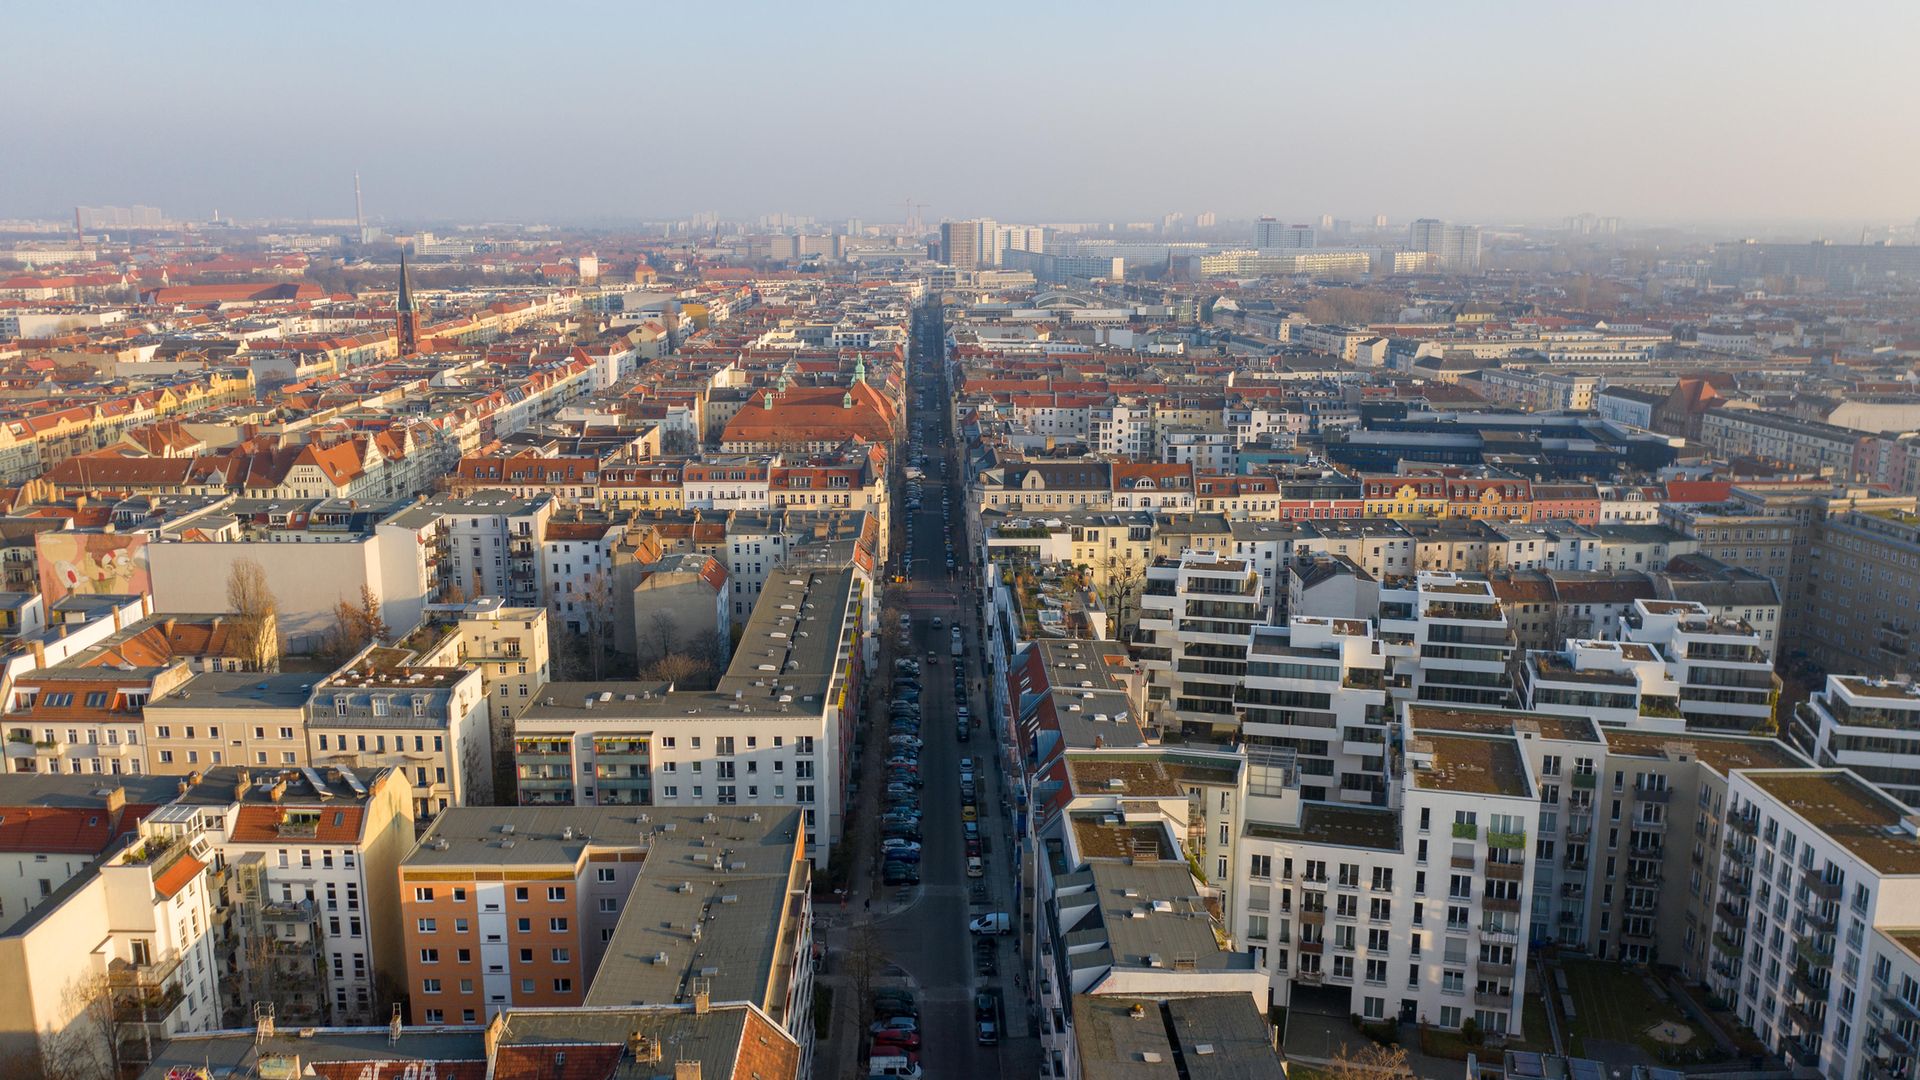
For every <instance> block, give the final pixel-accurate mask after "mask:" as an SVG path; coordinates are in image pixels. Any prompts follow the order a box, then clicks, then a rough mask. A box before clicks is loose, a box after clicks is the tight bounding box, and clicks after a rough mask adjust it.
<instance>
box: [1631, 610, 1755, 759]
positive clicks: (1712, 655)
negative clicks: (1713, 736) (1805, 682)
mask: <svg viewBox="0 0 1920 1080" xmlns="http://www.w3.org/2000/svg"><path fill="white" fill-rule="evenodd" d="M1620 638H1621V641H1623V642H1638V643H1640V644H1642V645H1646V646H1649V647H1651V648H1652V649H1654V651H1656V652H1657V653H1659V655H1660V657H1661V659H1662V660H1663V661H1664V662H1665V664H1666V667H1667V674H1668V676H1669V678H1670V679H1671V680H1672V683H1673V684H1674V685H1677V686H1678V687H1679V688H1680V714H1681V716H1682V717H1683V718H1684V719H1685V720H1686V726H1687V728H1688V730H1706V731H1714V730H1718V731H1738V732H1751V731H1758V730H1762V729H1765V728H1767V727H1769V726H1770V725H1771V724H1772V723H1773V720H1774V716H1773V711H1774V703H1775V701H1776V699H1777V698H1778V695H1779V687H1780V679H1779V676H1777V675H1775V674H1774V673H1773V643H1772V642H1771V641H1768V640H1767V639H1765V638H1763V637H1762V636H1761V632H1760V631H1759V630H1757V629H1756V628H1755V627H1754V626H1753V624H1752V623H1749V622H1747V621H1746V620H1744V619H1730V618H1728V617H1726V616H1725V615H1720V614H1716V613H1714V612H1711V611H1709V610H1708V609H1707V608H1706V606H1705V605H1703V604H1700V603H1697V602H1694V601H1691V600H1637V601H1635V602H1634V610H1633V611H1632V612H1631V613H1630V614H1628V615H1627V616H1626V617H1625V618H1624V620H1623V625H1622V627H1621V634H1620Z"/></svg>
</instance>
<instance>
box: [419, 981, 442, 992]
mask: <svg viewBox="0 0 1920 1080" xmlns="http://www.w3.org/2000/svg"><path fill="white" fill-rule="evenodd" d="M420 992H421V993H423V994H437V993H439V992H440V980H439V979H421V980H420Z"/></svg>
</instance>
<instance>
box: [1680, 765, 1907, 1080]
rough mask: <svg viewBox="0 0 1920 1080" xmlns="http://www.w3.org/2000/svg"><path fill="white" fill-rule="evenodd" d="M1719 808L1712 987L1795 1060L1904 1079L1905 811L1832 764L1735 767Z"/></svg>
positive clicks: (1840, 1072)
mask: <svg viewBox="0 0 1920 1080" xmlns="http://www.w3.org/2000/svg"><path fill="white" fill-rule="evenodd" d="M1728 806H1729V810H1728V817H1727V827H1726V828H1725V830H1724V831H1723V836H1724V842H1723V854H1724V859H1723V863H1722V866H1723V867H1725V868H1727V873H1726V874H1724V875H1723V876H1722V879H1721V881H1720V895H1721V904H1720V905H1719V906H1717V907H1716V908H1715V916H1716V919H1717V920H1718V922H1717V923H1716V927H1717V929H1716V933H1715V937H1714V948H1715V950H1716V951H1717V952H1718V953H1719V957H1718V960H1719V962H1718V963H1717V964H1716V966H1715V967H1714V969H1713V971H1712V973H1711V975H1710V976H1709V979H1708V986H1709V987H1710V988H1711V989H1712V990H1713V992H1714V993H1716V994H1718V995H1720V996H1721V997H1722V998H1724V999H1725V1000H1727V1001H1728V1002H1730V1003H1732V1008H1733V1010H1734V1012H1735V1013H1736V1014H1737V1015H1738V1016H1739V1017H1740V1020H1741V1022H1742V1023H1744V1024H1746V1025H1747V1026H1748V1027H1750V1028H1752V1029H1753V1031H1754V1032H1755V1033H1757V1034H1758V1035H1759V1037H1760V1039H1761V1041H1762V1042H1764V1043H1765V1044H1766V1045H1767V1046H1769V1047H1770V1048H1772V1049H1774V1050H1776V1051H1777V1052H1779V1053H1781V1054H1783V1055H1785V1056H1786V1057H1788V1058H1790V1059H1791V1060H1792V1062H1793V1063H1794V1064H1795V1065H1797V1066H1800V1067H1804V1068H1809V1069H1818V1070H1819V1071H1820V1072H1821V1073H1822V1074H1825V1075H1833V1076H1861V1075H1867V1074H1868V1072H1869V1069H1870V1068H1871V1069H1872V1070H1877V1075H1884V1076H1890V1077H1891V1076H1898V1075H1900V1072H1899V1070H1900V1068H1901V1067H1902V1062H1903V1061H1904V1062H1908V1063H1910V1061H1911V1058H1912V1056H1913V1049H1914V1042H1913V1039H1914V1034H1915V1031H1914V1029H1915V1024H1916V1018H1917V1017H1920V1009H1915V1008H1914V1007H1913V1006H1914V1002H1915V1001H1916V1000H1920V993H1917V992H1916V990H1917V988H1920V983H1916V981H1915V979H1914V977H1913V970H1914V960H1913V957H1912V954H1911V952H1910V951H1909V950H1908V947H1907V946H1906V945H1905V944H1904V943H1903V941H1902V939H1903V938H1905V937H1908V936H1909V935H1910V929H1909V928H1911V927H1913V926H1914V925H1916V923H1920V839H1916V837H1915V834H1914V821H1915V818H1914V816H1913V814H1912V812H1911V811H1910V810H1908V808H1907V807H1906V806H1904V805H1903V804H1901V803H1900V802H1899V801H1898V800H1896V799H1894V798H1893V797H1892V796H1890V795H1888V794H1886V793H1885V792H1883V791H1880V790H1878V789H1877V788H1875V787H1874V786H1873V785H1871V784H1869V783H1867V782H1866V781H1864V780H1861V779H1860V778H1859V777H1857V776H1855V775H1854V774H1853V773H1851V772H1846V771H1841V770H1827V769H1819V770H1807V769H1802V770H1795V771H1775V770H1752V771H1746V772H1740V773H1737V774H1735V776H1734V777H1733V780H1732V783H1731V784H1730V787H1729V792H1728ZM1896 970H1897V971H1898V972H1899V975H1898V977H1897V978H1896V976H1895V972H1896Z"/></svg>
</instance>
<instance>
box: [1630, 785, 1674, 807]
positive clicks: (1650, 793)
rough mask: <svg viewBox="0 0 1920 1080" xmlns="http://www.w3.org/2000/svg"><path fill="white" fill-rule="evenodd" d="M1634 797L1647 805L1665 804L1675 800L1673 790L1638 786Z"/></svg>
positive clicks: (1634, 791)
mask: <svg viewBox="0 0 1920 1080" xmlns="http://www.w3.org/2000/svg"><path fill="white" fill-rule="evenodd" d="M1633 797H1634V798H1636V799H1638V800H1640V801H1641V802H1645V803H1665V802H1669V801H1671V800H1672V799H1673V789H1672V788H1666V787H1638V786H1636V787H1635V788H1634V789H1633Z"/></svg>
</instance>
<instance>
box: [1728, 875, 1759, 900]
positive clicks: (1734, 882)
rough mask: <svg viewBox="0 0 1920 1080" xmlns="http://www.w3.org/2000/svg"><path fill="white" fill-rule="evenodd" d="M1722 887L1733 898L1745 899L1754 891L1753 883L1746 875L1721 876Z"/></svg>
mask: <svg viewBox="0 0 1920 1080" xmlns="http://www.w3.org/2000/svg"><path fill="white" fill-rule="evenodd" d="M1720 887H1721V888H1722V889H1725V890H1726V891H1727V892H1728V893H1729V894H1731V895H1733V896H1737V897H1740V898H1742V899H1745V897H1746V895H1747V893H1748V891H1749V890H1751V889H1752V887H1753V883H1752V882H1750V881H1748V880H1747V876H1746V875H1745V874H1741V873H1730V874H1722V875H1720Z"/></svg>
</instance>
